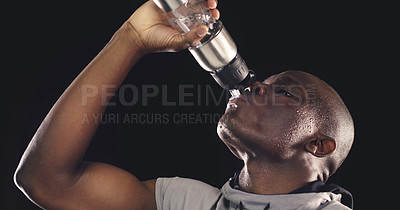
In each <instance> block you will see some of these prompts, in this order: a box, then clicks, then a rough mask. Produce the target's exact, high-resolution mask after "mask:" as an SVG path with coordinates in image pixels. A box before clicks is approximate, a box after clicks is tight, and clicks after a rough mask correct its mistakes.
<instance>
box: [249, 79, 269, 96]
mask: <svg viewBox="0 0 400 210" xmlns="http://www.w3.org/2000/svg"><path fill="white" fill-rule="evenodd" d="M250 91H251V92H252V93H255V94H258V95H265V94H266V93H267V87H266V85H265V84H264V83H262V82H260V81H255V82H254V83H253V84H252V85H251V86H250Z"/></svg>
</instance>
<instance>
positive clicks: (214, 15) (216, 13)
mask: <svg viewBox="0 0 400 210" xmlns="http://www.w3.org/2000/svg"><path fill="white" fill-rule="evenodd" d="M210 12H211V15H212V16H213V17H214V18H215V19H217V20H218V19H219V17H220V16H221V13H220V12H219V10H218V9H212V10H210Z"/></svg>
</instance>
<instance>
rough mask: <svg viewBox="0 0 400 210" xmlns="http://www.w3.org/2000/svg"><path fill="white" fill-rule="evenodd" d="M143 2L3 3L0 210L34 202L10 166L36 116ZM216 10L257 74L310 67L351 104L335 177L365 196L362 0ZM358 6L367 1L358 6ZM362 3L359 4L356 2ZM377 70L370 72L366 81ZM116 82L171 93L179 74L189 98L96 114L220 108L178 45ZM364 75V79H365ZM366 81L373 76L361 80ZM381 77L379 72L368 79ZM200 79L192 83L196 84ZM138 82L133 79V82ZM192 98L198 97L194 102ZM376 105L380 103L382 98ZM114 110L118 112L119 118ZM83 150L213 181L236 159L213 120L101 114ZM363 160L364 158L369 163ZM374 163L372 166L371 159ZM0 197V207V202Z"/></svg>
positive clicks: (367, 68)
mask: <svg viewBox="0 0 400 210" xmlns="http://www.w3.org/2000/svg"><path fill="white" fill-rule="evenodd" d="M143 2H144V1H134V0H131V1H123V0H115V1H105V0H96V1H95V0H86V1H13V2H12V3H2V4H3V6H2V9H1V10H2V13H1V15H2V16H1V20H2V25H1V26H2V27H1V40H2V47H1V49H2V50H1V51H2V52H3V53H4V55H5V56H2V60H3V61H2V68H1V73H2V76H1V78H2V88H1V90H2V91H1V94H2V96H1V97H2V99H1V105H2V109H1V110H2V112H3V113H2V115H1V116H2V123H3V125H2V126H1V127H2V129H4V131H3V132H2V133H3V136H5V138H4V139H3V140H2V145H3V146H2V152H1V160H2V171H1V174H2V178H1V181H0V183H1V184H0V186H1V194H2V196H1V204H0V205H1V206H0V208H2V209H37V207H36V206H35V205H34V204H32V203H31V202H30V201H29V200H28V199H27V198H25V196H24V195H23V194H22V193H21V192H20V191H19V190H18V189H17V188H16V187H15V186H14V184H13V181H12V175H13V172H14V170H15V168H16V166H17V164H18V161H19V159H20V157H21V155H22V153H23V151H24V150H25V148H26V146H27V144H28V143H29V141H30V139H31V138H32V136H33V134H34V133H35V131H36V129H37V128H38V126H39V125H40V123H41V121H42V120H43V118H44V117H45V115H46V114H47V112H48V111H49V110H50V108H51V106H52V105H53V104H54V103H55V101H56V100H57V98H58V97H59V96H60V95H61V94H62V92H63V91H64V90H65V88H66V87H67V86H68V85H69V84H70V82H72V80H73V79H74V78H75V77H76V76H77V75H78V73H79V72H80V71H81V70H82V69H83V68H84V67H85V66H86V65H87V64H88V63H89V62H90V61H91V60H92V59H93V57H94V56H95V55H96V54H97V53H98V52H99V51H100V50H101V49H102V48H103V46H104V45H105V44H106V43H107V41H108V40H109V39H110V38H111V36H112V35H113V33H114V32H115V31H116V30H117V29H118V28H119V27H120V25H121V24H122V23H123V22H124V21H125V20H126V19H127V18H128V17H129V16H130V15H131V13H132V12H133V11H135V9H136V8H138V7H139V6H140V5H141V4H142V3H143ZM218 8H219V9H220V11H221V20H222V21H223V23H224V25H225V26H226V27H227V29H228V31H229V32H230V34H231V35H232V37H233V38H234V40H235V42H236V44H237V46H238V49H239V52H240V54H241V55H242V57H243V58H244V59H245V60H246V62H247V64H248V66H249V67H250V68H251V69H253V70H255V71H256V73H257V77H258V78H259V79H264V78H266V77H268V76H269V75H272V74H275V73H279V72H282V71H284V70H303V71H307V72H310V73H312V74H314V75H316V76H318V77H320V78H321V79H323V80H324V81H326V82H327V83H328V84H330V85H332V86H333V87H334V88H335V89H336V90H337V92H338V93H339V94H340V95H341V96H342V98H343V100H344V102H345V103H346V104H347V106H348V108H349V110H350V112H351V113H352V115H353V118H354V121H355V127H356V136H355V142H354V145H353V148H352V151H351V152H350V155H349V156H348V158H347V160H346V161H345V162H344V164H343V165H342V167H341V168H340V169H339V171H338V172H337V173H336V174H335V175H334V176H333V177H331V179H330V180H329V182H334V183H337V184H339V185H341V186H342V187H344V188H346V189H348V190H349V191H350V192H352V193H353V195H354V199H355V207H356V208H358V209H363V208H365V207H369V206H371V205H373V204H374V203H376V202H372V203H371V200H369V199H370V196H369V195H370V194H371V191H372V192H376V191H375V190H372V189H371V188H372V186H374V184H373V182H374V181H372V180H376V179H377V177H376V176H377V174H378V173H379V166H377V165H379V164H377V162H373V161H372V158H374V156H379V155H377V154H376V153H374V155H371V153H370V150H371V149H373V148H374V147H375V145H374V144H373V142H374V139H377V138H378V137H380V136H381V134H380V132H379V128H377V126H379V124H380V123H379V121H378V120H377V119H378V118H379V115H378V113H377V112H374V111H373V110H374V109H375V108H376V107H378V106H382V104H379V103H377V100H378V97H379V92H380V91H381V90H382V89H384V88H385V87H382V86H379V85H376V84H377V83H376V80H377V77H376V75H377V74H380V73H382V71H384V69H376V68H375V67H373V65H374V64H375V61H374V58H373V56H371V51H372V50H371V49H372V47H374V44H373V43H372V42H371V38H373V35H371V34H370V32H371V31H373V30H372V29H371V27H372V26H371V24H370V21H371V20H372V19H373V18H371V17H370V15H371V14H370V13H369V12H366V11H369V9H371V7H368V5H365V3H364V2H362V3H360V2H356V1H351V2H350V1H346V2H345V3H340V2H337V1H332V2H325V1H262V4H261V2H260V1H254V2H253V1H246V2H245V1H220V2H219V6H218ZM367 8H368V9H367ZM366 9H367V10H366ZM374 81H375V83H374ZM124 84H134V85H135V86H136V87H138V88H141V87H142V85H145V84H150V85H156V86H157V87H158V88H160V91H161V87H162V85H167V87H168V100H169V101H177V94H178V85H194V88H193V89H188V92H191V90H192V92H193V93H194V96H193V97H188V98H187V101H189V102H194V103H195V105H194V106H162V103H161V97H162V95H161V94H158V96H157V97H155V98H152V99H150V100H149V104H148V105H146V106H142V103H141V102H142V101H141V100H139V101H138V103H137V104H136V105H134V106H130V107H126V106H122V105H121V104H120V103H118V100H116V99H113V100H114V101H117V105H116V106H112V107H110V108H108V109H107V111H106V113H109V114H119V115H120V116H124V115H125V114H130V113H137V114H139V113H146V114H147V115H148V116H151V115H152V114H156V113H166V114H168V115H169V116H172V115H173V114H205V113H208V114H222V113H223V111H224V109H225V103H224V102H226V98H224V102H223V103H210V104H205V103H204V99H205V97H206V94H205V87H206V85H211V87H212V89H213V91H214V92H215V93H219V94H220V93H222V91H221V89H220V88H219V86H218V85H217V84H216V83H215V82H214V81H213V79H212V78H211V76H209V75H208V74H207V73H206V72H205V71H203V70H202V69H201V68H200V67H199V66H198V64H197V63H196V61H195V60H194V59H193V57H192V56H191V55H190V53H189V52H187V51H182V52H179V53H162V54H160V53H159V54H152V55H148V56H146V57H144V58H143V59H142V60H140V61H139V63H137V65H136V66H134V68H133V70H132V71H131V72H130V74H129V75H128V77H127V79H126V80H125V83H124ZM367 84H369V85H367ZM371 84H375V85H371ZM378 84H379V83H378ZM197 87H200V88H201V90H200V94H199V93H198V92H197V91H198V88H197ZM139 90H140V89H139ZM198 98H200V99H201V101H200V102H199V101H198ZM382 108H384V106H383V107H382ZM120 120H121V119H120ZM86 159H88V160H93V161H102V162H107V163H110V164H113V165H116V166H118V167H121V168H123V169H126V170H128V171H130V172H132V173H133V174H135V175H136V176H137V177H138V178H139V179H141V180H146V179H153V178H156V177H160V176H182V177H191V178H195V179H199V180H202V181H204V182H207V183H209V184H211V185H214V186H216V187H221V186H222V185H223V184H224V183H225V182H226V181H227V180H228V178H229V177H230V176H232V175H233V173H234V172H235V171H237V170H239V169H240V168H241V162H240V161H238V160H236V159H235V158H234V156H233V155H231V154H230V152H229V151H228V150H227V149H226V148H225V146H224V145H223V143H222V142H221V141H220V140H219V138H218V136H217V134H216V124H215V123H209V122H208V123H180V124H176V123H173V122H170V123H168V124H154V123H144V124H124V123H121V122H120V123H103V124H102V125H100V127H99V128H98V130H97V133H96V135H95V137H94V140H93V142H92V144H91V146H90V148H89V150H88V152H87V154H86ZM371 163H372V164H371ZM377 167H378V168H377ZM3 207H4V208H3Z"/></svg>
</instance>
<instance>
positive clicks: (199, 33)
mask: <svg viewBox="0 0 400 210" xmlns="http://www.w3.org/2000/svg"><path fill="white" fill-rule="evenodd" d="M207 32H208V27H207V26H205V25H200V26H198V27H197V28H195V29H194V30H191V31H189V33H187V34H186V35H185V36H187V40H188V42H189V43H191V47H195V46H196V45H197V44H198V43H199V41H200V40H201V39H202V38H203V37H204V36H205V35H206V34H207Z"/></svg>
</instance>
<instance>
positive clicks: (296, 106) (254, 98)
mask: <svg viewBox="0 0 400 210" xmlns="http://www.w3.org/2000/svg"><path fill="white" fill-rule="evenodd" d="M312 81H313V78H312V76H311V75H309V74H307V73H304V72H298V71H290V72H283V73H281V74H278V75H273V76H271V77H269V78H268V79H266V80H265V81H263V82H262V83H261V82H255V83H254V84H253V85H252V86H251V88H250V90H246V91H245V92H244V93H243V94H242V95H241V96H240V97H239V98H236V99H232V100H230V101H229V102H228V105H227V108H226V111H225V114H224V115H223V117H222V118H221V119H220V121H219V123H218V134H219V136H220V138H221V139H222V140H223V141H224V143H225V144H226V145H227V146H228V148H229V149H230V150H231V151H232V152H233V153H234V154H235V155H236V156H237V157H239V158H241V159H243V158H246V156H249V155H250V156H259V155H266V156H268V158H270V159H287V158H290V157H292V156H293V155H295V154H296V153H297V152H298V151H302V150H303V147H304V142H305V140H307V139H309V138H312V136H313V135H315V133H316V131H317V129H316V119H317V117H316V116H315V113H314V111H312V110H311V109H310V108H309V107H308V106H307V104H308V100H309V99H310V97H309V91H310V90H311V89H312V90H315V89H317V88H318V87H316V86H317V83H315V82H314V83H313V82H312Z"/></svg>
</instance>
